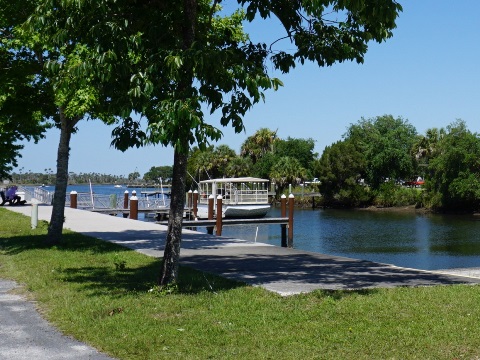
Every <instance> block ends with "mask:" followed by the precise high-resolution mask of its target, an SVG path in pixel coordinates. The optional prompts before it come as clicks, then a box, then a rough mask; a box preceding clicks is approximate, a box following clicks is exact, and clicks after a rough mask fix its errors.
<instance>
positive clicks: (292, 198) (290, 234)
mask: <svg viewBox="0 0 480 360" xmlns="http://www.w3.org/2000/svg"><path fill="white" fill-rule="evenodd" d="M294 205H295V196H293V194H290V195H289V196H288V244H287V246H288V247H289V248H292V247H293V207H294Z"/></svg>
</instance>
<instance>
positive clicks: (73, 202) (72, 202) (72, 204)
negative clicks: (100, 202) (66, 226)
mask: <svg viewBox="0 0 480 360" xmlns="http://www.w3.org/2000/svg"><path fill="white" fill-rule="evenodd" d="M77 199H78V194H77V192H76V191H75V190H73V191H71V192H70V207H71V208H72V209H76V208H77Z"/></svg>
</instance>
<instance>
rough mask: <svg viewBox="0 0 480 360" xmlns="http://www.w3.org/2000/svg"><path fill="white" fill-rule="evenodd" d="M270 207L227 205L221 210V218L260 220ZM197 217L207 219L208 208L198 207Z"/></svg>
mask: <svg viewBox="0 0 480 360" xmlns="http://www.w3.org/2000/svg"><path fill="white" fill-rule="evenodd" d="M268 210H270V205H268V204H267V205H227V206H224V207H223V209H222V217H223V218H242V219H247V218H261V217H264V216H265V215H267V213H268ZM197 217H198V218H199V219H207V218H208V206H203V205H198V209H197Z"/></svg>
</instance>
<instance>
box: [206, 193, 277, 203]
mask: <svg viewBox="0 0 480 360" xmlns="http://www.w3.org/2000/svg"><path fill="white" fill-rule="evenodd" d="M222 200H223V203H224V204H235V205H241V204H250V205H251V204H266V203H268V190H236V191H235V192H234V193H233V194H225V195H222ZM200 204H208V197H207V196H201V197H200Z"/></svg>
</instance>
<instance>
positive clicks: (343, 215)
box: [224, 209, 480, 270]
mask: <svg viewBox="0 0 480 360" xmlns="http://www.w3.org/2000/svg"><path fill="white" fill-rule="evenodd" d="M269 216H272V217H275V216H279V210H278V209H272V210H271V213H270V215H269ZM479 231H480V217H479V216H450V215H449V216H442V215H426V214H415V213H413V212H382V211H373V212H372V211H362V210H353V211H351V210H300V209H295V229H294V246H295V248H298V249H302V250H307V251H314V252H320V253H325V254H332V255H338V256H347V257H352V258H358V259H365V260H372V261H377V262H383V263H389V264H395V265H398V266H404V267H412V268H419V269H428V270H434V269H443V268H458V267H477V266H478V267H480V256H479V255H480V235H479ZM224 235H226V236H235V237H239V238H242V239H246V240H251V241H254V240H255V239H256V240H257V241H259V242H266V243H270V244H274V245H280V227H279V225H270V226H267V225H261V226H258V228H257V226H242V227H237V226H235V227H226V228H225V230H224Z"/></svg>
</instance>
